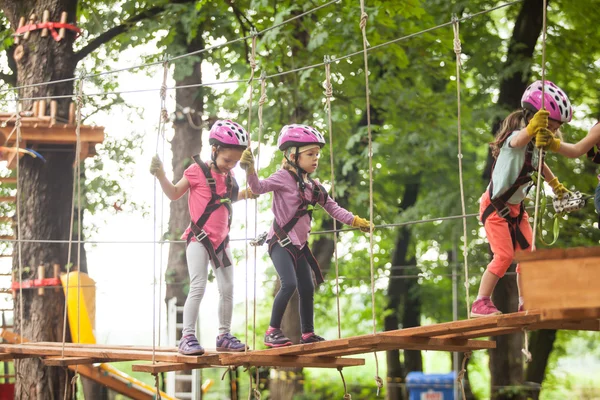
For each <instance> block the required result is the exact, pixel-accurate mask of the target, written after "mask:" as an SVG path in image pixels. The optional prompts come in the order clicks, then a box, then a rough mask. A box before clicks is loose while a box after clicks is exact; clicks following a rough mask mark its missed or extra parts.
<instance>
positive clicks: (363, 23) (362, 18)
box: [359, 0, 383, 396]
mask: <svg viewBox="0 0 600 400" xmlns="http://www.w3.org/2000/svg"><path fill="white" fill-rule="evenodd" d="M368 18H369V15H368V14H367V13H366V12H365V1H364V0H360V24H359V25H360V30H361V31H362V39H363V58H364V63H365V71H364V72H365V100H366V107H367V136H368V140H369V223H370V225H371V226H373V135H372V132H371V99H370V93H369V58H368V54H367V47H369V41H368V40H367V20H368ZM369 262H370V269H371V314H372V319H373V334H375V333H376V332H377V319H376V314H375V271H374V269H375V266H374V263H373V232H371V233H370V234H369ZM373 355H374V356H375V383H376V384H377V395H378V396H379V390H380V389H381V388H382V387H383V380H382V379H381V377H380V376H379V360H378V359H377V352H375V351H374V352H373Z"/></svg>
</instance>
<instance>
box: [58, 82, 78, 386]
mask: <svg viewBox="0 0 600 400" xmlns="http://www.w3.org/2000/svg"><path fill="white" fill-rule="evenodd" d="M82 76H83V74H82ZM82 93H83V79H80V80H79V88H78V90H77V97H76V102H77V113H76V125H75V137H76V145H75V165H76V168H75V171H76V177H77V240H78V241H81V224H82V222H81V109H82V108H83V98H82ZM81 246H82V245H81V244H79V245H77V343H79V341H80V338H81V273H80V268H81ZM67 281H68V279H67ZM67 300H68V298H66V299H65V301H67ZM64 346H65V343H64V342H63V349H64ZM63 351H64V350H63ZM78 368H79V365H75V376H74V377H73V378H75V377H76V376H78V375H79V373H78ZM75 382H76V381H75ZM73 388H75V383H73Z"/></svg>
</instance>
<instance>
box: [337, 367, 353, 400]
mask: <svg viewBox="0 0 600 400" xmlns="http://www.w3.org/2000/svg"><path fill="white" fill-rule="evenodd" d="M338 372H339V373H340V377H341V378H342V383H343V384H344V400H352V395H351V394H350V393H348V388H347V387H346V380H345V379H344V373H343V372H342V367H338Z"/></svg>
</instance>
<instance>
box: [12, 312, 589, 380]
mask: <svg viewBox="0 0 600 400" xmlns="http://www.w3.org/2000/svg"><path fill="white" fill-rule="evenodd" d="M543 316H544V313H543V312H541V311H525V312H521V313H514V314H506V315H498V316H491V317H486V318H479V319H471V320H463V321H455V322H447V323H442V324H435V325H428V326H420V327H415V328H407V329H401V330H396V331H387V332H380V333H377V334H374V335H364V336H358V337H352V338H344V339H337V340H328V341H326V342H320V343H311V344H301V345H295V346H289V347H282V348H277V349H268V350H257V351H249V352H247V353H243V352H242V353H217V352H215V351H207V353H206V354H205V355H202V356H184V355H181V354H179V353H177V348H176V347H160V348H157V349H156V352H155V354H154V360H155V363H152V359H153V354H152V348H151V347H148V346H146V347H141V346H106V345H84V344H73V343H68V344H65V350H64V357H62V356H61V355H62V343H54V342H52V343H49V342H42V343H25V344H0V352H2V353H0V356H2V357H4V358H11V357H15V358H23V357H41V358H43V359H44V363H46V364H47V365H52V366H69V365H76V364H77V365H79V364H92V363H96V362H111V361H145V362H146V363H144V364H134V365H133V370H134V371H141V372H150V373H159V372H166V371H179V370H188V369H196V368H208V367H227V366H272V367H314V368H343V367H352V366H359V365H364V363H365V361H364V359H361V358H347V356H350V355H358V354H366V353H371V352H375V351H385V350H392V349H405V350H437V351H461V352H464V351H473V350H485V349H492V348H495V347H496V342H495V341H493V340H474V339H476V338H480V339H481V338H487V337H494V336H498V335H505V334H510V333H516V332H521V331H522V330H523V329H527V330H529V331H531V330H537V329H569V330H588V331H599V330H600V321H599V320H598V318H599V317H600V315H598V314H597V313H595V312H590V311H589V310H587V311H585V312H582V311H578V313H577V314H572V313H571V310H566V311H564V312H563V313H562V314H560V317H561V319H559V318H558V316H557V315H555V316H554V318H555V319H552V320H544V318H543ZM5 335H6V334H5V333H3V334H2V336H3V337H4V336H5Z"/></svg>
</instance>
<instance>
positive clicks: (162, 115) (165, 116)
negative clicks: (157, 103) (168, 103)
mask: <svg viewBox="0 0 600 400" xmlns="http://www.w3.org/2000/svg"><path fill="white" fill-rule="evenodd" d="M160 118H161V120H162V122H163V123H167V122H169V112H168V111H167V109H166V108H164V107H163V108H161V110H160Z"/></svg>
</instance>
